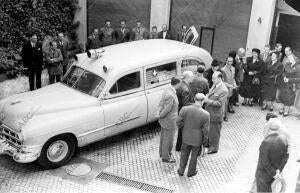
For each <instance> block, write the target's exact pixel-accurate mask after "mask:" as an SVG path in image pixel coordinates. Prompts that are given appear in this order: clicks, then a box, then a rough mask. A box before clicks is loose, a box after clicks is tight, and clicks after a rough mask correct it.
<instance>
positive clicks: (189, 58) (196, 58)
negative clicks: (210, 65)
mask: <svg viewBox="0 0 300 193" xmlns="http://www.w3.org/2000/svg"><path fill="white" fill-rule="evenodd" d="M183 60H196V61H197V62H199V63H200V62H203V60H201V58H198V57H193V56H189V57H183V58H181V59H180V62H179V67H180V69H179V72H180V74H179V76H180V77H181V76H182V73H183V71H182V66H181V64H182V61H183ZM204 64H205V63H204ZM205 69H207V66H206V64H205Z"/></svg>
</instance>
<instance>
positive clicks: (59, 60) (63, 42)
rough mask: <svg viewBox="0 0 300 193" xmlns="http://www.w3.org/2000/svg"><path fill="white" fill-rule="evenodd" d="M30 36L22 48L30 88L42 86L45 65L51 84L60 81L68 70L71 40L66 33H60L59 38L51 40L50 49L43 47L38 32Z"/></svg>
mask: <svg viewBox="0 0 300 193" xmlns="http://www.w3.org/2000/svg"><path fill="white" fill-rule="evenodd" d="M29 38H30V39H29V41H27V42H25V43H24V45H23V48H22V60H23V66H24V67H25V68H27V69H28V72H29V88H30V90H31V91H32V90H35V89H39V88H41V74H42V70H43V68H44V67H46V68H47V70H48V74H49V83H50V84H53V83H55V82H60V80H61V77H62V76H63V75H64V74H65V73H66V72H67V66H68V62H69V55H68V51H69V42H68V41H67V39H66V38H65V37H64V34H63V33H59V34H58V37H57V39H54V40H52V41H50V42H49V48H48V49H45V48H43V45H42V43H41V42H39V41H38V37H37V34H35V33H32V34H30V35H29ZM47 46H48V45H47Z"/></svg>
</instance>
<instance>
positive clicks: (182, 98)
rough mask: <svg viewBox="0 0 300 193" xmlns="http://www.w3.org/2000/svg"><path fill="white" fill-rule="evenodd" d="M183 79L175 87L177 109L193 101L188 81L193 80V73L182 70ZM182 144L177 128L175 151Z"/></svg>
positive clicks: (178, 149)
mask: <svg viewBox="0 0 300 193" xmlns="http://www.w3.org/2000/svg"><path fill="white" fill-rule="evenodd" d="M182 76H183V79H182V81H181V83H180V86H179V88H178V89H176V94H177V98H178V102H179V105H178V110H179V111H180V110H181V108H182V107H184V106H188V105H191V104H192V103H194V94H193V92H192V90H191V88H190V83H191V82H192V80H193V77H194V74H193V72H192V71H184V72H183V73H182ZM181 144H182V136H181V130H180V129H179V130H178V135H177V142H176V148H175V149H176V151H180V149H181Z"/></svg>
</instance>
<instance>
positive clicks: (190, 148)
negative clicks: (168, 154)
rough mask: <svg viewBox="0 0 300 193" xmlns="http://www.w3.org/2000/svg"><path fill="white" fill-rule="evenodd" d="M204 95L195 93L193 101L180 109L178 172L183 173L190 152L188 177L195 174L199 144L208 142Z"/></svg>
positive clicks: (207, 117)
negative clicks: (180, 138)
mask: <svg viewBox="0 0 300 193" xmlns="http://www.w3.org/2000/svg"><path fill="white" fill-rule="evenodd" d="M204 99H205V95H204V94H202V93H197V94H196V96H195V103H194V104H193V105H190V106H185V107H183V108H182V109H181V110H180V113H179V116H178V119H177V125H178V128H180V129H181V130H182V146H181V154H180V165H179V169H178V171H177V172H178V174H179V175H180V176H182V175H183V173H184V170H185V167H186V165H187V161H188V159H189V156H190V154H191V158H190V163H189V168H188V172H187V176H188V177H192V176H195V175H196V174H197V170H196V167H197V157H198V155H199V153H200V152H201V146H202V145H205V146H206V144H207V142H208V130H209V113H208V112H207V111H206V110H204V109H202V105H203V101H204Z"/></svg>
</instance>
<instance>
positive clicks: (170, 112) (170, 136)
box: [157, 77, 180, 163]
mask: <svg viewBox="0 0 300 193" xmlns="http://www.w3.org/2000/svg"><path fill="white" fill-rule="evenodd" d="M179 83H180V79H179V78H176V77H173V78H172V80H171V86H168V87H167V88H166V89H165V90H164V91H163V94H162V98H161V100H160V103H159V107H158V114H157V116H158V118H159V119H158V122H159V124H160V126H161V135H160V143H159V155H160V157H161V158H162V161H163V162H169V163H174V162H175V159H174V158H172V156H171V155H172V153H171V151H172V148H173V141H174V135H175V130H176V129H177V125H176V119H177V115H178V99H177V96H176V88H177V87H178V86H179V85H180V84H179Z"/></svg>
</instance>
